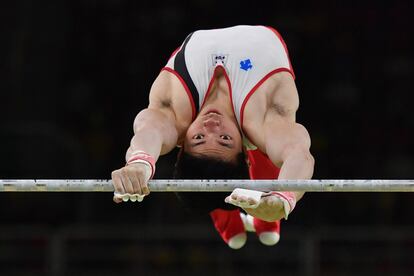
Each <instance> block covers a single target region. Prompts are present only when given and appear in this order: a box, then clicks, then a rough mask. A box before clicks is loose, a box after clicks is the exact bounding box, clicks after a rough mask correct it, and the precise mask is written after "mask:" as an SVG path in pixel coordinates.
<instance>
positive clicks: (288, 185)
mask: <svg viewBox="0 0 414 276" xmlns="http://www.w3.org/2000/svg"><path fill="white" fill-rule="evenodd" d="M148 187H149V188H150V190H151V191H152V192H231V191H233V190H234V189H235V188H245V189H252V190H259V191H305V192H414V180H412V179H410V180H382V179H366V180H363V179H331V180H329V179H322V180H317V179H312V180H239V179H229V180H189V179H185V180H182V179H173V180H164V179H156V180H150V181H149V183H148ZM113 191H114V188H113V186H112V181H111V180H103V179H38V180H36V179H0V192H113Z"/></svg>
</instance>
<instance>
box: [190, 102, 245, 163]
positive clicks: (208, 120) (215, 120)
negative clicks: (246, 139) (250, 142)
mask: <svg viewBox="0 0 414 276" xmlns="http://www.w3.org/2000/svg"><path fill="white" fill-rule="evenodd" d="M184 150H185V151H186V152H188V153H190V154H193V155H207V156H211V157H218V158H220V159H224V160H233V159H235V158H236V156H237V154H238V153H240V152H241V151H242V139H241V135H240V132H239V128H238V127H237V122H236V120H235V118H234V116H229V115H226V113H225V112H220V111H218V110H217V109H208V110H203V111H202V113H200V114H199V115H198V116H197V118H196V119H195V120H194V122H193V123H192V124H191V125H190V127H189V128H188V130H187V134H186V137H185V140H184Z"/></svg>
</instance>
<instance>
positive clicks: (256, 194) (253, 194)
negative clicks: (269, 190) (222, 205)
mask: <svg viewBox="0 0 414 276" xmlns="http://www.w3.org/2000/svg"><path fill="white" fill-rule="evenodd" d="M232 195H237V197H238V198H240V197H245V198H246V199H247V201H239V200H234V199H232ZM262 195H263V192H260V191H255V190H247V189H241V188H236V189H234V190H233V192H232V193H231V195H230V202H229V203H231V204H233V205H236V206H238V207H241V208H251V209H255V208H257V206H259V204H260V199H261V198H262ZM249 198H250V199H253V200H254V201H255V203H254V204H249V202H248V199H249Z"/></svg>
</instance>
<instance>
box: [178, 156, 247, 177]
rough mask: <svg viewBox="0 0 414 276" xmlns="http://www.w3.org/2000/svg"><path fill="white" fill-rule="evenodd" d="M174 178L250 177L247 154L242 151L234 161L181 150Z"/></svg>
mask: <svg viewBox="0 0 414 276" xmlns="http://www.w3.org/2000/svg"><path fill="white" fill-rule="evenodd" d="M173 177H174V179H249V167H248V165H247V162H246V156H245V155H244V153H243V152H240V153H238V154H237V156H236V160H234V161H225V160H222V159H218V158H214V157H210V156H207V155H198V156H194V155H191V154H189V153H187V152H185V151H181V152H180V153H179V156H178V158H177V162H176V163H175V169H174V176H173Z"/></svg>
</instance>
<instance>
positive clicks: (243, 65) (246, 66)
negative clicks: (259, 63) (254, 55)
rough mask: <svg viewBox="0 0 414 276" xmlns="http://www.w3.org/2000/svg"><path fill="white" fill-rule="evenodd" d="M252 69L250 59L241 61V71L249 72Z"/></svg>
mask: <svg viewBox="0 0 414 276" xmlns="http://www.w3.org/2000/svg"><path fill="white" fill-rule="evenodd" d="M252 68H253V65H252V62H251V61H250V59H245V60H242V61H240V69H242V70H244V71H248V70H249V69H252Z"/></svg>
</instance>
